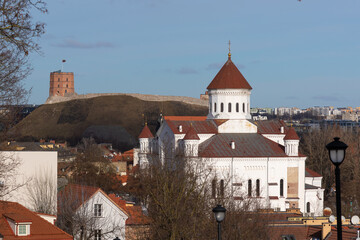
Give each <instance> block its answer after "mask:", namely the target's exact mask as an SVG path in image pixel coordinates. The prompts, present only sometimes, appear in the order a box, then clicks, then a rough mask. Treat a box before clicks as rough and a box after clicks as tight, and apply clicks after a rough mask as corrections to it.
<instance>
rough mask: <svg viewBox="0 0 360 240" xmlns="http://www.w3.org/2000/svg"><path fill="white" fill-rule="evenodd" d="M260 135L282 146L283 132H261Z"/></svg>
mask: <svg viewBox="0 0 360 240" xmlns="http://www.w3.org/2000/svg"><path fill="white" fill-rule="evenodd" d="M262 136H264V137H266V138H267V139H270V140H271V141H274V142H276V143H278V144H280V145H282V146H284V137H285V134H262Z"/></svg>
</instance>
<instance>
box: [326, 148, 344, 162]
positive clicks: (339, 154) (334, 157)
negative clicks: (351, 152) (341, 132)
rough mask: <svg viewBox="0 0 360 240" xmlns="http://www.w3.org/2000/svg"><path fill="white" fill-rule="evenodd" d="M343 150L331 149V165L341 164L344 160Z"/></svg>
mask: <svg viewBox="0 0 360 240" xmlns="http://www.w3.org/2000/svg"><path fill="white" fill-rule="evenodd" d="M344 156H345V150H344V149H331V150H330V160H331V161H332V162H333V163H341V162H342V161H343V160H344Z"/></svg>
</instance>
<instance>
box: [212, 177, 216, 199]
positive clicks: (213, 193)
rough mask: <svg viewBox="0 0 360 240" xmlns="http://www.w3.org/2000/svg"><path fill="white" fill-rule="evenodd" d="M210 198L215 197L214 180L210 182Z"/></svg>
mask: <svg viewBox="0 0 360 240" xmlns="http://www.w3.org/2000/svg"><path fill="white" fill-rule="evenodd" d="M211 196H212V197H213V198H215V197H216V179H213V180H212V182H211Z"/></svg>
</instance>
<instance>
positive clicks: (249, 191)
mask: <svg viewBox="0 0 360 240" xmlns="http://www.w3.org/2000/svg"><path fill="white" fill-rule="evenodd" d="M251 191H252V186H251V179H249V181H248V196H249V197H251Z"/></svg>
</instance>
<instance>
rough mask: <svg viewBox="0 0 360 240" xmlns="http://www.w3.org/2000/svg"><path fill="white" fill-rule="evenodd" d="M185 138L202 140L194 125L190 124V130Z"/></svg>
mask: <svg viewBox="0 0 360 240" xmlns="http://www.w3.org/2000/svg"><path fill="white" fill-rule="evenodd" d="M184 140H200V138H199V136H198V135H197V133H196V131H195V129H194V128H193V127H192V125H190V128H189V130H188V131H187V132H186V134H185V137H184Z"/></svg>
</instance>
